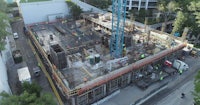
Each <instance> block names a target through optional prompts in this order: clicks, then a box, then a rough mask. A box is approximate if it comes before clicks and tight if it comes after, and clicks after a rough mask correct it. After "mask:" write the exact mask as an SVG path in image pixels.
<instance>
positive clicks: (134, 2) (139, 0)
mask: <svg viewBox="0 0 200 105" xmlns="http://www.w3.org/2000/svg"><path fill="white" fill-rule="evenodd" d="M126 8H127V9H126V10H131V9H137V10H140V9H145V10H147V9H156V8H157V0H127V6H126Z"/></svg>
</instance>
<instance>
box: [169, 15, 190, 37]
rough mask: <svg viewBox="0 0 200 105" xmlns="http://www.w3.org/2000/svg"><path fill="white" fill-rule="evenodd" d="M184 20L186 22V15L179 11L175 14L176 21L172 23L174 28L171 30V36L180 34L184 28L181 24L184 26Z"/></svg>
mask: <svg viewBox="0 0 200 105" xmlns="http://www.w3.org/2000/svg"><path fill="white" fill-rule="evenodd" d="M186 20H187V17H186V15H185V14H184V13H183V12H181V11H179V12H178V13H177V17H176V20H175V22H174V23H173V26H174V28H173V30H172V34H174V33H175V32H179V33H180V32H181V31H182V29H183V28H184V27H183V24H184V22H185V21H186Z"/></svg>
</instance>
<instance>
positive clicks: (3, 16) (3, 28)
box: [0, 0, 9, 51]
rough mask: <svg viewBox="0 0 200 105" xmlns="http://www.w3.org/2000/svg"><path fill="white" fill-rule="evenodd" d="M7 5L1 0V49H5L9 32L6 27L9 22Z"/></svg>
mask: <svg viewBox="0 0 200 105" xmlns="http://www.w3.org/2000/svg"><path fill="white" fill-rule="evenodd" d="M6 10H7V5H6V3H5V2H4V0H0V51H1V50H3V49H4V46H5V42H4V41H5V40H4V39H5V38H6V36H7V35H8V34H9V33H8V32H7V31H6V27H7V26H8V24H7V23H6V20H7V16H6V13H5V12H6Z"/></svg>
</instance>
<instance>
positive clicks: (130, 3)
mask: <svg viewBox="0 0 200 105" xmlns="http://www.w3.org/2000/svg"><path fill="white" fill-rule="evenodd" d="M128 9H129V10H131V9H132V0H129V6H128Z"/></svg>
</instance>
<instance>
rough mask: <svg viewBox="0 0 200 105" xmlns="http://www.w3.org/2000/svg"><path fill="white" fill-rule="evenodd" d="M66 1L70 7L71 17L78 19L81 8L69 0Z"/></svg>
mask: <svg viewBox="0 0 200 105" xmlns="http://www.w3.org/2000/svg"><path fill="white" fill-rule="evenodd" d="M66 3H67V5H68V6H69V8H70V13H71V15H72V16H73V18H74V19H75V20H76V19H78V18H79V17H80V14H81V13H82V12H83V11H82V9H81V8H80V7H79V6H78V5H76V4H74V3H73V2H71V1H70V0H67V1H66Z"/></svg>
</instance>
